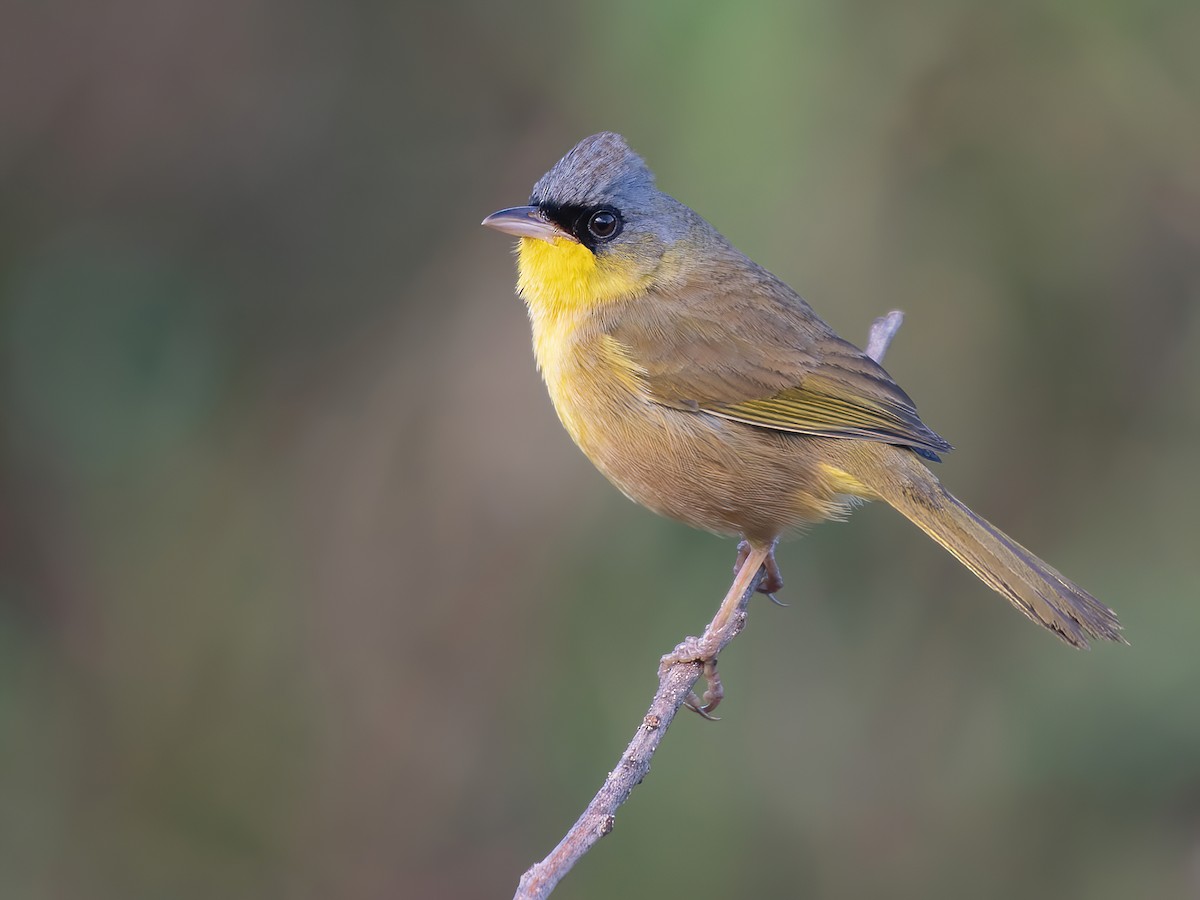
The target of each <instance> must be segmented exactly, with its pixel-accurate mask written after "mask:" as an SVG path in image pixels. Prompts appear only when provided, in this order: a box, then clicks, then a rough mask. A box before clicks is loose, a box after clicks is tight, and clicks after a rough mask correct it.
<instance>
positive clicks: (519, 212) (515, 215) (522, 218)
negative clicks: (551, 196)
mask: <svg viewBox="0 0 1200 900" xmlns="http://www.w3.org/2000/svg"><path fill="white" fill-rule="evenodd" d="M480 224H481V225H486V226H487V227H488V228H495V229H496V230H497V231H503V232H504V233H505V234H512V235H515V236H517V237H531V238H537V239H538V240H542V241H553V240H555V239H556V238H562V239H565V240H568V241H575V242H576V243H578V239H577V238H576V237H575V235H573V234H571V233H570V232H567V231H563V230H562V229H561V228H559V227H558V226H557V225H555V224H554V223H553V222H551V221H550V220H549V219H547V218H546V216H545V214H544V213H543V212H542V211H541V210H540V209H538V208H537V207H536V206H514V207H512V208H511V209H502V210H500V212H494V213H492V214H491V215H490V216H488V217H487V218H486V219H484V220H483V221H482V222H480Z"/></svg>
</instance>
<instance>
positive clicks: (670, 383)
mask: <svg viewBox="0 0 1200 900" xmlns="http://www.w3.org/2000/svg"><path fill="white" fill-rule="evenodd" d="M483 224H484V225H487V226H489V227H491V228H495V229H497V230H499V231H503V232H506V233H508V234H512V235H516V236H518V237H520V239H521V241H520V248H519V257H518V260H519V262H518V269H519V279H518V289H519V292H520V294H521V297H522V298H523V299H524V300H525V303H526V305H527V307H528V309H529V318H530V320H531V322H532V325H533V346H534V353H535V355H536V357H537V364H538V367H539V368H540V369H541V372H542V375H543V377H544V378H545V381H546V387H547V388H548V389H549V392H550V399H551V400H552V401H553V403H554V408H555V410H557V412H558V416H559V418H560V419H561V420H562V423H563V425H564V426H565V427H566V429H567V431H568V432H569V433H570V435H571V437H572V438H573V439H574V440H575V443H576V444H578V445H579V447H580V449H582V450H583V452H584V453H585V454H587V457H588V458H589V459H590V460H591V461H592V462H593V463H595V465H596V467H597V468H599V469H600V471H601V472H603V473H604V474H605V475H606V476H607V477H608V478H609V480H610V481H612V483H613V484H615V485H616V486H617V487H618V488H620V489H621V491H623V492H624V493H625V494H626V495H627V496H629V497H630V498H632V499H633V500H636V501H637V502H638V503H641V504H642V505H644V506H647V507H649V508H650V509H652V510H654V511H655V512H658V513H661V514H663V515H665V516H669V517H671V518H673V519H678V520H679V521H681V522H686V523H687V524H689V525H693V526H695V527H697V528H704V529H707V530H709V531H714V532H718V533H722V534H732V535H740V536H741V537H742V538H743V539H744V545H745V546H744V548H743V557H744V556H745V555H746V553H747V552H749V551H757V552H758V557H757V558H761V559H765V563H766V565H767V567H768V574H767V577H766V579H765V580H764V583H763V584H762V585H761V586H760V590H763V591H764V592H767V593H770V592H772V591H774V590H777V589H778V587H779V585H780V584H781V582H780V579H779V573H778V569H777V568H776V567H775V565H774V558H773V554H772V550H773V548H774V545H775V542H776V541H777V540H778V539H779V537H780V536H781V535H783V534H784V533H785V532H787V531H788V530H789V529H793V528H796V527H797V526H802V525H807V524H810V523H813V522H819V521H822V520H824V519H828V518H831V517H837V516H842V515H844V514H845V513H846V512H847V511H848V510H849V508H850V506H851V504H852V500H853V498H863V499H868V500H878V499H881V500H885V501H886V502H887V503H889V504H891V505H892V506H893V507H895V508H896V509H897V510H899V511H900V512H901V513H903V514H904V515H905V516H907V517H908V518H909V519H910V520H911V521H912V522H913V523H915V524H916V525H917V527H919V528H920V529H921V530H923V531H924V532H925V533H926V534H928V535H929V536H930V537H932V538H933V539H934V540H935V541H937V542H938V543H939V544H941V545H942V546H943V547H945V548H946V549H947V550H949V551H950V552H951V553H952V554H954V556H955V557H957V558H958V560H959V561H960V562H962V563H963V565H965V566H966V567H967V568H969V569H970V570H971V571H972V572H974V573H975V574H976V575H978V576H979V578H980V579H981V580H982V581H983V582H984V584H986V585H988V586H989V587H991V588H993V589H994V590H996V591H997V592H999V593H1000V594H1002V595H1004V596H1005V597H1006V598H1008V600H1009V601H1010V602H1011V603H1012V604H1013V605H1014V606H1015V607H1016V608H1017V609H1019V610H1020V611H1021V612H1023V613H1024V614H1025V615H1027V616H1028V617H1029V618H1030V619H1032V620H1033V621H1035V622H1038V623H1040V624H1041V625H1044V626H1046V628H1048V629H1050V630H1051V631H1053V632H1054V633H1055V634H1057V635H1058V636H1059V637H1060V638H1062V639H1063V640H1064V641H1066V642H1067V643H1069V644H1072V645H1074V646H1076V647H1086V646H1087V639H1088V638H1089V637H1094V638H1103V639H1105V640H1110V641H1121V640H1122V638H1121V636H1120V628H1121V625H1120V623H1119V622H1118V621H1117V617H1116V616H1115V615H1114V614H1113V612H1112V611H1111V610H1110V609H1108V608H1107V607H1106V606H1104V605H1103V604H1102V603H1100V602H1099V601H1098V600H1096V598H1094V597H1093V596H1092V595H1091V594H1089V593H1088V592H1087V591H1085V590H1083V589H1082V588H1080V587H1078V586H1077V585H1075V584H1074V583H1072V582H1071V581H1069V580H1067V579H1066V578H1065V577H1063V576H1062V575H1061V574H1059V572H1058V571H1057V570H1055V569H1054V568H1052V567H1051V566H1049V565H1047V564H1046V563H1044V562H1043V561H1042V560H1040V559H1038V558H1037V557H1036V556H1034V555H1033V554H1032V553H1030V552H1029V551H1028V550H1026V549H1025V548H1024V547H1022V546H1021V545H1020V544H1018V543H1017V542H1016V541H1014V540H1013V539H1012V538H1010V537H1008V535H1006V534H1004V533H1003V532H1001V531H1000V530H999V529H997V528H996V527H994V526H993V525H991V524H990V523H989V522H986V521H985V520H983V519H982V518H980V517H979V516H977V515H975V513H973V512H971V510H969V509H968V508H967V507H966V506H964V505H963V504H962V503H960V502H959V501H958V500H957V499H955V498H954V497H953V496H951V494H950V493H949V492H948V491H947V490H946V489H945V488H943V487H942V485H941V483H940V482H939V481H938V479H937V478H936V477H935V476H934V475H933V473H932V472H930V471H929V469H928V468H927V467H926V465H925V463H926V462H929V461H936V460H938V454H940V453H944V452H946V451H947V450H949V449H950V445H949V444H947V443H946V442H945V441H944V440H942V438H940V437H938V435H936V434H934V432H933V431H931V430H930V429H929V428H928V427H926V425H925V424H924V423H923V422H922V421H921V419H920V418H919V417H918V415H917V410H916V407H915V406H914V405H913V402H912V400H910V399H909V397H908V395H907V394H906V393H904V391H903V390H901V389H900V387H899V386H898V385H897V384H896V383H895V382H894V381H893V380H892V379H891V376H889V375H888V373H887V372H885V371H884V370H883V369H882V368H881V367H880V366H879V365H878V364H876V363H875V362H874V361H873V360H871V359H870V358H869V357H867V356H866V355H865V354H864V353H863V352H862V351H860V350H859V349H858V348H857V347H854V346H853V345H851V344H849V343H847V342H846V341H844V340H842V339H841V338H840V337H838V336H837V335H836V334H835V333H834V332H833V329H831V328H830V327H829V326H828V325H826V324H825V323H824V322H823V321H821V319H820V318H818V317H817V315H816V313H814V312H813V311H812V309H811V308H810V307H809V305H808V304H807V303H805V302H804V300H803V299H801V298H800V296H799V295H797V294H796V292H795V291H793V290H792V289H791V288H790V287H788V286H787V285H786V284H784V283H783V282H782V281H780V280H779V279H778V278H776V277H775V276H774V275H772V274H771V273H770V272H768V271H766V270H765V269H763V268H762V267H761V266H759V265H756V264H755V263H754V262H752V261H751V260H750V259H748V258H747V257H746V256H744V255H743V254H742V253H740V252H738V251H737V250H736V249H735V248H734V247H733V246H732V245H730V243H729V242H728V241H727V240H726V239H725V238H724V237H722V236H721V235H720V234H719V233H718V232H717V230H716V229H715V228H713V227H712V226H711V225H709V224H708V222H706V221H705V220H704V219H702V218H701V217H700V216H699V215H697V214H696V213H695V212H693V211H692V210H691V209H689V208H688V207H686V206H684V205H683V204H682V203H680V202H679V201H677V200H675V199H674V198H672V197H669V196H667V195H666V194H664V193H663V192H662V191H660V190H658V189H657V188H656V187H655V184H654V176H653V175H652V174H651V172H650V170H649V169H648V168H647V167H646V164H645V163H644V162H643V161H642V160H641V158H640V157H639V156H637V155H636V154H635V153H634V152H633V151H631V150H630V149H629V147H628V146H627V145H626V143H625V141H624V140H623V139H622V138H621V137H620V136H619V135H616V134H611V133H602V134H597V135H593V136H592V137H589V138H586V139H585V140H583V141H581V142H580V143H579V144H578V145H577V146H576V147H575V148H574V149H572V150H571V151H570V152H569V153H567V155H566V156H564V157H563V158H562V159H561V160H559V162H558V163H556V164H555V165H554V167H553V168H552V169H551V170H550V171H549V172H547V173H546V174H545V175H544V176H542V178H541V179H540V180H539V181H538V182H537V184H536V185H535V186H534V188H533V194H532V196H531V197H530V198H529V205H528V206H520V207H515V208H513V209H505V210H501V211H500V212H497V213H494V214H492V215H490V216H488V217H487V218H486V219H484V221H483ZM755 568H756V569H757V566H756V567H755Z"/></svg>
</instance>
